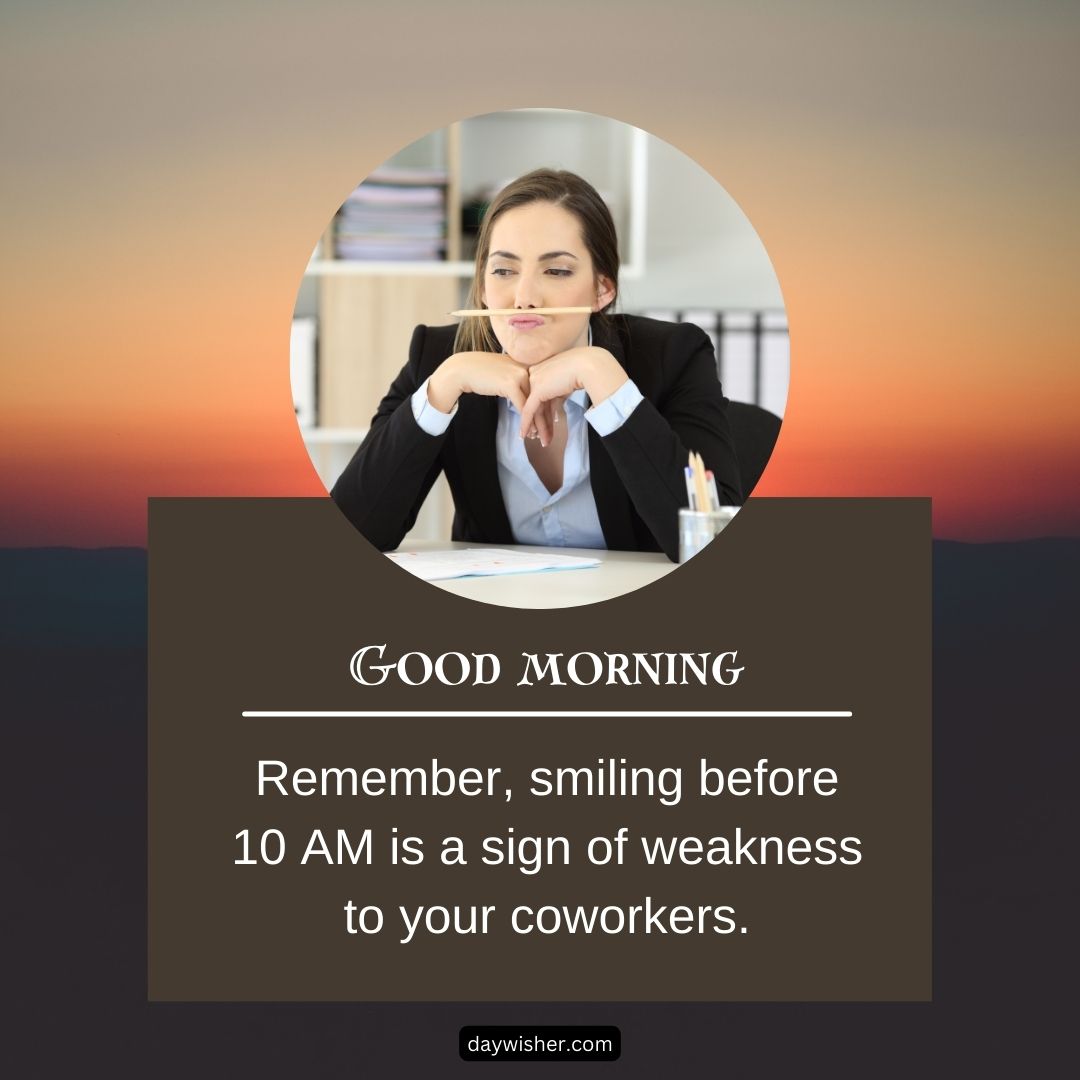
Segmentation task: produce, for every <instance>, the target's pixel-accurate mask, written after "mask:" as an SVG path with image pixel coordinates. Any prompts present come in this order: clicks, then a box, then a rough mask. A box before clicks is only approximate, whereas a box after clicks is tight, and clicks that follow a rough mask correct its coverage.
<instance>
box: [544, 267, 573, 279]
mask: <svg viewBox="0 0 1080 1080" xmlns="http://www.w3.org/2000/svg"><path fill="white" fill-rule="evenodd" d="M573 272H574V271H573V270H564V269H563V268H562V267H559V266H549V267H548V273H549V274H554V275H555V276H556V277H569V276H570V275H571V274H572V273H573Z"/></svg>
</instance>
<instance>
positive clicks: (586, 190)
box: [454, 169, 619, 352]
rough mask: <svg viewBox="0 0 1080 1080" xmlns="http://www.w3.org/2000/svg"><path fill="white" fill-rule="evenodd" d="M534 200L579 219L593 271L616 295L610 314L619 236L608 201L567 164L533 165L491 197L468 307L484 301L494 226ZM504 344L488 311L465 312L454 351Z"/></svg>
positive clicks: (494, 348) (496, 349) (481, 349)
mask: <svg viewBox="0 0 1080 1080" xmlns="http://www.w3.org/2000/svg"><path fill="white" fill-rule="evenodd" d="M534 202H549V203H554V204H555V205H556V206H561V207H563V208H565V209H566V210H569V211H570V213H572V214H573V215H574V216H575V217H576V218H577V219H578V221H579V222H580V223H581V238H582V240H583V241H584V244H585V249H586V250H587V251H588V253H589V256H590V258H591V259H592V264H593V272H594V273H595V274H597V275H598V276H602V277H606V278H607V279H608V280H609V281H610V282H611V284H612V287H613V288H614V290H615V294H616V295H615V296H614V297H612V298H611V300H610V301H609V302H608V303H607V304H605V305H604V307H603V308H602V309H601V314H604V315H606V314H608V310H609V308H611V307H612V305H614V303H615V300H616V298H617V296H618V292H619V238H618V235H617V234H616V232H615V222H614V221H613V220H612V218H611V211H610V210H609V209H608V206H607V203H605V202H604V200H603V199H602V198H601V197H600V194H599V192H598V191H597V190H596V188H594V187H593V186H592V184H590V183H589V182H588V181H587V180H583V179H582V178H581V177H580V176H578V175H577V174H576V173H572V172H567V171H566V170H565V169H534V170H533V171H532V172H531V173H526V174H525V175H524V176H521V177H519V178H518V179H517V180H513V181H511V182H510V183H509V184H507V185H506V187H504V188H503V189H502V190H501V191H500V192H499V193H498V194H497V195H496V196H495V198H494V199H493V200H492V202H491V204H490V205H489V206H488V208H487V210H486V211H485V212H484V219H483V221H482V222H481V223H480V238H479V241H478V243H477V247H476V269H475V270H474V272H473V280H472V286H471V287H470V288H469V296H468V299H467V300H466V301H465V306H466V307H468V308H481V307H485V306H486V305H485V304H484V303H483V301H482V300H481V296H482V294H483V281H484V270H485V268H486V265H487V259H488V254H489V252H490V251H491V230H492V228H493V227H494V225H495V222H496V221H497V220H498V219H499V217H500V216H501V215H503V214H505V213H506V211H507V210H513V209H515V208H516V207H518V206H526V205H528V204H529V203H534ZM500 349H501V346H500V345H499V343H498V341H497V340H496V338H495V334H494V331H493V330H492V329H491V320H490V319H489V318H485V317H474V318H465V319H462V320H461V324H460V325H459V326H458V330H457V337H456V338H455V339H454V352H499V351H500Z"/></svg>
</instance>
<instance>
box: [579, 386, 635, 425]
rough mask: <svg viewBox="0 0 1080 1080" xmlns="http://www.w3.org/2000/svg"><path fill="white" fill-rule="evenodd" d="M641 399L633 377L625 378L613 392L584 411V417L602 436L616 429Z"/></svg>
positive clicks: (624, 421)
mask: <svg viewBox="0 0 1080 1080" xmlns="http://www.w3.org/2000/svg"><path fill="white" fill-rule="evenodd" d="M643 400H644V396H643V395H642V393H641V391H640V390H639V389H638V388H637V383H635V382H634V380H633V379H627V380H626V382H624V383H623V384H622V386H620V387H619V389H618V390H616V391H615V393H614V394H611V395H609V396H608V397H606V398H604V400H603V401H601V402H600V404H599V405H594V406H593V407H592V408H591V409H589V410H588V411H587V412H586V413H585V419H586V420H588V421H589V423H590V424H592V427H593V431H595V432H596V434H597V435H599V436H600V437H601V438H603V437H604V436H605V435H610V434H611V433H612V432H613V431H618V430H619V428H621V427H622V426H623V424H625V423H626V420H627V418H628V417H629V416H630V414H631V413H632V412H633V411H634V410H635V409H636V408H637V407H638V405H640V404H641V402H642V401H643Z"/></svg>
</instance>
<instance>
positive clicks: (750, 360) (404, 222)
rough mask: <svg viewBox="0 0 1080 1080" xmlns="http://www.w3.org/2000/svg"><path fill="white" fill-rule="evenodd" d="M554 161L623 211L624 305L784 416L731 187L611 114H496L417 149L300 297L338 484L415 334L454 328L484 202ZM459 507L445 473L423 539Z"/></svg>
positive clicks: (760, 257)
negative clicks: (694, 336) (712, 358)
mask: <svg viewBox="0 0 1080 1080" xmlns="http://www.w3.org/2000/svg"><path fill="white" fill-rule="evenodd" d="M540 166H548V167H554V168H565V169H570V170H571V171H573V172H576V173H579V174H580V175H582V176H584V177H585V178H586V179H587V180H589V181H590V183H592V184H593V185H594V186H595V187H596V188H597V190H598V191H600V193H601V194H602V195H603V197H604V198H605V200H606V201H607V203H608V205H609V206H610V208H611V211H612V214H613V216H614V218H615V223H616V226H617V228H618V231H619V241H620V249H621V250H620V255H621V259H622V267H621V271H620V295H619V300H618V303H617V307H616V310H618V311H621V312H627V313H630V314H638V315H648V316H651V317H653V318H661V319H670V320H677V321H685V322H694V323H697V324H698V325H700V326H702V327H703V328H704V329H705V330H706V331H707V332H708V333H709V335H710V337H711V338H712V340H713V345H714V348H715V349H716V354H717V367H718V372H719V375H720V378H721V381H722V382H723V385H724V390H725V393H726V394H727V396H728V397H729V398H731V399H732V400H735V401H745V402H749V403H752V404H758V405H761V406H763V407H764V408H766V409H768V410H769V411H770V412H773V413H775V414H776V415H777V416H783V413H784V405H785V402H786V399H787V391H788V373H789V347H788V332H787V320H786V317H785V314H784V309H783V300H782V297H781V293H780V287H779V283H778V282H777V280H776V276H775V274H774V272H773V269H772V266H771V264H770V262H769V258H768V255H767V254H766V252H765V249H764V246H763V245H762V243H761V241H760V240H759V238H758V236H757V234H756V233H755V232H754V229H753V227H752V225H751V224H750V222H749V221H748V220H747V219H746V217H745V215H744V214H743V213H742V211H741V210H740V209H739V207H738V206H737V205H736V203H735V202H734V200H733V199H732V198H731V197H730V196H729V195H728V194H727V193H726V192H725V191H724V189H723V188H722V187H721V186H720V184H718V183H717V182H716V180H714V179H713V178H712V177H711V176H710V175H709V174H708V173H706V172H705V171H704V170H703V169H701V168H700V167H699V166H697V165H696V164H695V163H694V162H693V161H692V160H690V159H689V158H688V157H686V155H684V154H682V153H681V152H680V151H678V150H677V149H675V148H674V147H672V146H670V145H669V144H667V143H665V142H663V141H661V140H659V139H656V138H654V137H652V136H650V135H648V134H647V133H645V132H643V131H641V130H639V129H637V128H633V127H630V126H628V125H626V124H622V123H619V122H617V121H614V120H609V119H607V118H605V117H599V116H594V115H592V114H589V113H580V112H571V111H566V110H557V109H524V110H515V111H513V112H503V113H491V114H487V115H483V116H477V117H473V118H470V119H468V120H464V121H461V122H459V123H457V124H454V125H452V126H451V127H449V128H446V129H444V130H442V131H438V132H434V133H432V134H430V135H428V136H425V137H424V138H422V139H420V140H418V141H417V142H415V143H413V144H411V145H410V146H408V147H405V148H404V149H403V150H402V151H400V153H398V154H396V155H395V156H394V157H393V158H392V159H390V160H389V161H387V162H386V163H384V165H383V166H381V167H380V168H379V169H377V170H376V171H375V172H374V173H373V174H371V175H370V176H369V177H367V178H365V179H364V180H363V182H362V183H360V184H359V185H358V187H357V188H356V190H355V191H354V192H353V193H352V194H351V195H350V196H349V198H348V199H347V200H346V202H345V204H344V205H343V206H342V207H341V209H340V210H339V211H338V213H337V214H336V215H335V217H334V220H333V221H331V222H330V223H329V225H328V227H327V229H326V231H325V233H324V234H323V236H322V237H320V238H319V240H318V243H317V245H316V247H315V250H314V253H313V255H312V259H311V262H310V264H309V266H308V270H307V273H306V274H305V277H304V281H303V284H302V286H301V288H300V291H299V295H298V297H297V301H296V308H295V313H294V316H295V317H294V321H293V332H292V348H291V367H292V384H293V396H294V404H295V407H296V413H297V419H298V422H299V424H300V428H301V431H302V433H303V435H304V440H305V443H306V445H307V448H308V452H309V453H310V455H311V459H312V462H313V464H314V465H315V468H316V469H317V471H318V473H319V475H320V477H321V479H322V481H323V483H324V484H325V485H326V486H327V488H329V487H330V486H332V484H333V482H334V480H335V479H336V478H337V476H338V474H339V473H340V472H341V470H342V468H344V466H345V463H346V462H347V461H348V459H349V457H350V456H351V455H352V453H353V451H354V450H355V449H356V446H357V445H358V444H359V442H360V440H361V439H362V438H363V436H364V434H365V432H366V429H367V424H368V422H369V421H370V419H371V416H372V415H373V414H374V411H375V408H376V406H377V404H378V402H379V400H380V398H381V397H382V395H383V394H384V393H385V391H386V389H387V387H388V386H389V385H390V382H391V381H392V379H393V377H394V376H395V375H396V374H397V372H398V371H399V370H400V368H401V366H402V364H403V363H404V362H405V359H406V357H407V353H408V344H409V340H410V338H411V336H412V330H413V328H414V327H415V326H416V325H417V324H418V323H427V324H429V325H443V324H446V323H448V322H450V321H452V320H450V319H449V318H448V317H447V314H446V313H447V312H449V311H451V310H453V309H454V308H457V307H460V306H462V305H463V303H464V300H465V293H466V290H467V289H468V287H469V282H470V279H471V276H472V272H473V262H472V260H473V258H474V255H475V238H476V227H477V225H478V222H479V217H480V214H481V213H482V211H483V208H484V205H485V204H486V202H487V201H488V200H489V199H490V198H491V197H492V195H494V193H495V192H496V191H497V190H498V189H499V188H500V187H502V186H503V185H504V184H505V183H507V182H508V181H509V180H512V179H514V178H515V177H517V176H520V175H521V174H523V173H525V172H528V171H529V170H531V169H534V168H538V167H540ZM450 512H451V508H450V500H449V493H448V491H447V490H446V489H445V487H444V484H443V482H442V481H440V484H439V485H438V486H437V487H436V489H435V490H434V491H433V492H432V495H431V497H429V499H428V502H427V503H426V504H425V507H424V511H423V512H422V514H421V516H420V519H419V520H418V521H417V524H416V527H415V528H414V530H413V532H412V533H410V538H411V539H437V538H446V537H447V536H448V535H449V518H450Z"/></svg>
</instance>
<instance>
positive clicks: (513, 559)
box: [386, 548, 600, 581]
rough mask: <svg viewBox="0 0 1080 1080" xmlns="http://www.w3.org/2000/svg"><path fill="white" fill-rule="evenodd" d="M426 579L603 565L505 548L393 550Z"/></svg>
mask: <svg viewBox="0 0 1080 1080" xmlns="http://www.w3.org/2000/svg"><path fill="white" fill-rule="evenodd" d="M386 557H387V558H388V559H393V560H394V562H395V563H397V565H398V566H400V567H402V568H403V569H405V570H408V571H409V573H410V574H415V575H416V576H417V577H418V578H423V579H424V581H443V580H445V579H447V578H459V577H491V576H494V575H497V574H530V573H534V572H536V571H538V570H581V569H585V568H587V567H590V566H599V565H600V560H599V559H591V558H589V557H587V556H585V557H582V556H579V555H547V554H544V553H543V552H536V551H506V550H503V549H502V548H459V549H457V550H456V551H393V552H390V553H389V554H388V555H387V556H386Z"/></svg>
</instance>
